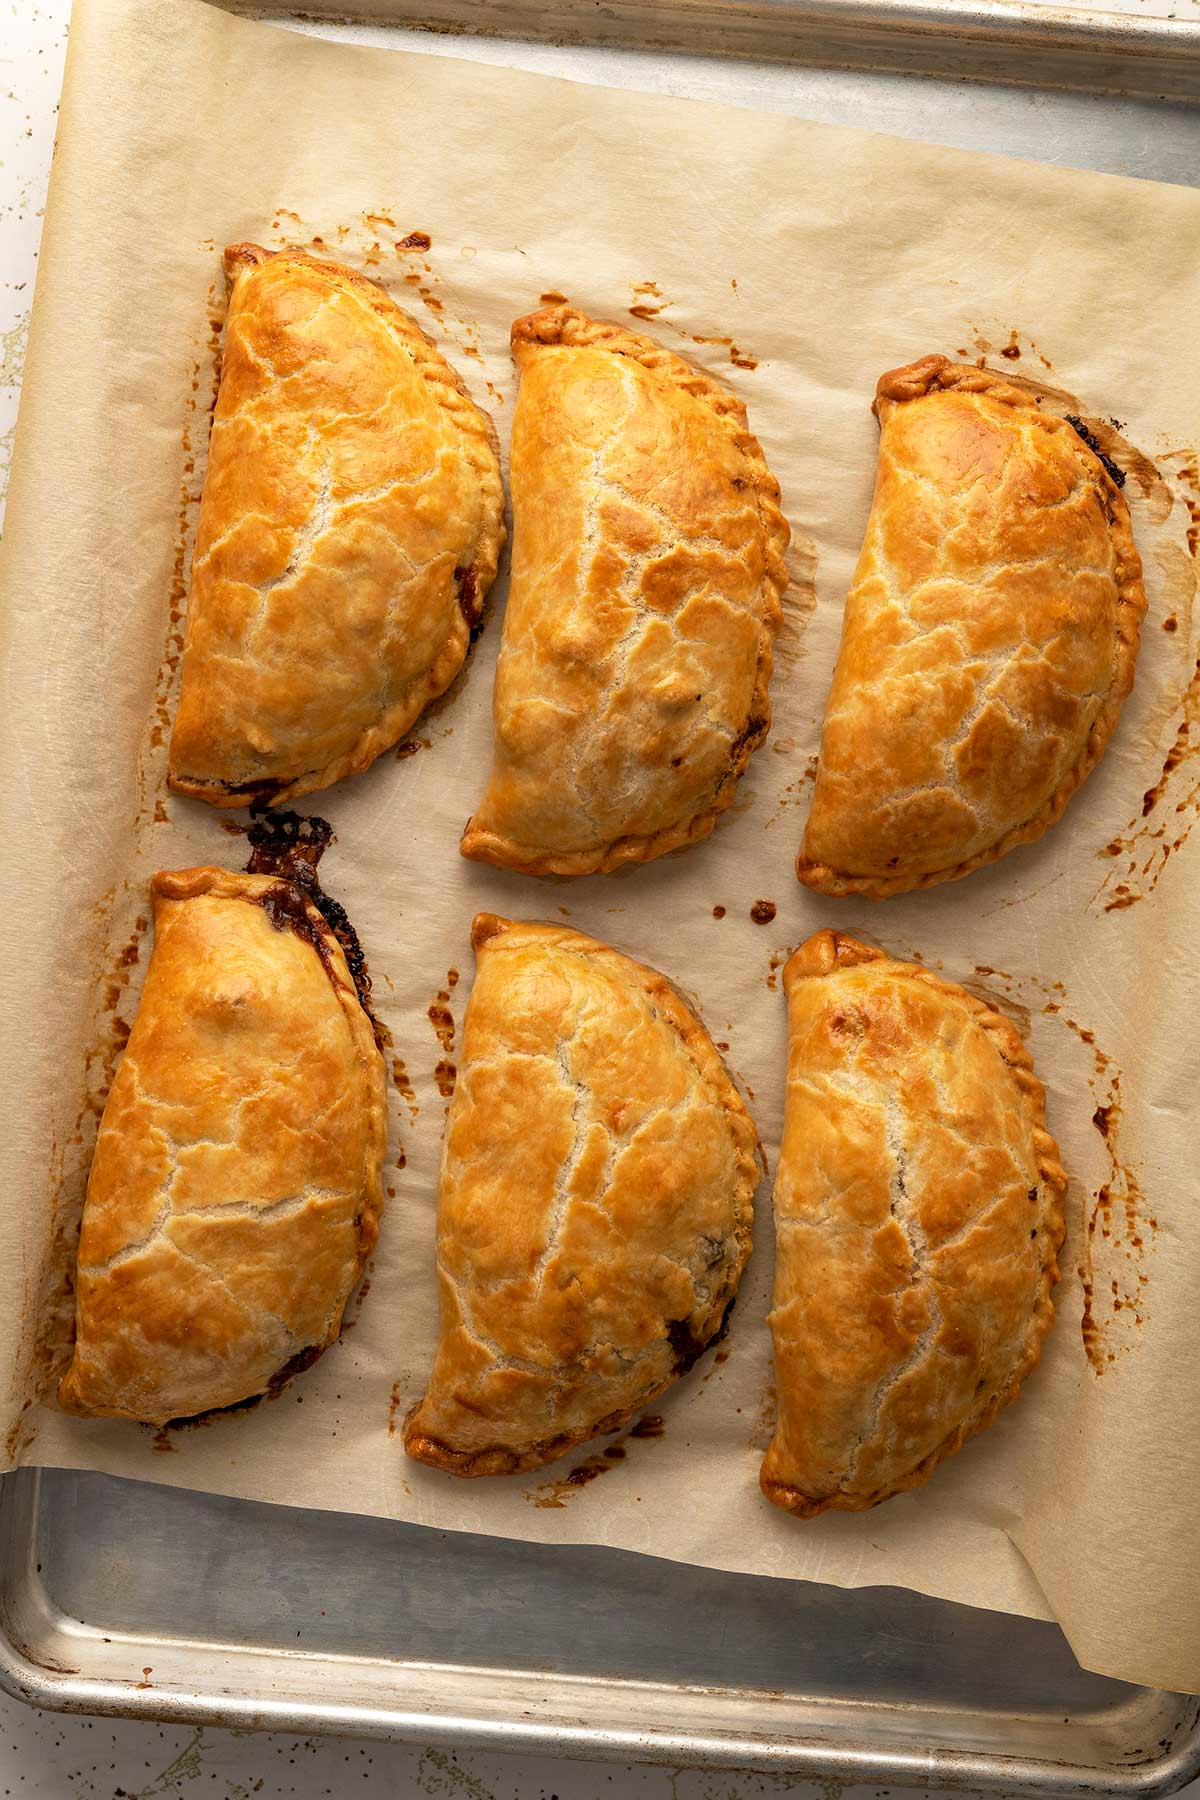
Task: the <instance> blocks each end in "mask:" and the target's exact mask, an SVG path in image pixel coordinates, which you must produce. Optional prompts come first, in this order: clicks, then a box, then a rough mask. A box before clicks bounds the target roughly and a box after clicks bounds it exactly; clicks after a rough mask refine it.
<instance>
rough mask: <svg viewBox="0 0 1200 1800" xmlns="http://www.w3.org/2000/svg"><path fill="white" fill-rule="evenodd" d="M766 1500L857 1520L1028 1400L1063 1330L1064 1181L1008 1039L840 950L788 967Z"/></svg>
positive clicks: (829, 944) (922, 984)
mask: <svg viewBox="0 0 1200 1800" xmlns="http://www.w3.org/2000/svg"><path fill="white" fill-rule="evenodd" d="M783 979H784V987H785V989H786V992H787V1000H788V1081H787V1098H786V1106H785V1112H784V1132H783V1144H782V1147H781V1150H780V1156H779V1167H778V1170H777V1173H776V1178H775V1201H774V1205H775V1229H776V1245H777V1249H776V1272H775V1295H774V1304H773V1308H772V1312H771V1315H770V1325H771V1332H772V1335H773V1338H774V1343H775V1372H776V1385H777V1389H778V1413H777V1418H776V1424H775V1435H774V1438H773V1440H772V1443H771V1446H770V1448H769V1450H768V1451H767V1454H766V1457H765V1458H764V1460H763V1465H762V1472H761V1482H762V1488H763V1492H764V1493H765V1494H766V1496H767V1498H768V1499H769V1500H773V1501H774V1502H775V1504H776V1505H777V1506H781V1507H783V1508H784V1509H785V1510H786V1511H788V1512H792V1513H795V1514H797V1515H798V1516H799V1517H800V1518H811V1517H812V1516H813V1515H814V1514H816V1513H820V1512H824V1511H826V1510H827V1509H829V1508H838V1509H841V1510H842V1511H846V1512H859V1511H862V1510H863V1509H864V1508H866V1507H869V1506H875V1505H877V1504H878V1502H879V1501H881V1500H886V1499H888V1498H889V1497H890V1496H891V1495H893V1494H898V1493H901V1492H903V1491H904V1490H905V1489H907V1488H913V1487H917V1486H919V1485H920V1484H921V1483H922V1482H924V1481H926V1480H928V1478H929V1476H930V1475H931V1474H932V1473H933V1470H934V1469H935V1468H936V1467H937V1465H938V1463H940V1462H942V1461H944V1460H945V1458H946V1457H948V1456H951V1455H953V1453H954V1452H955V1451H956V1450H958V1449H959V1448H960V1446H961V1445H962V1444H963V1442H964V1441H965V1439H966V1438H968V1437H970V1436H971V1435H972V1434H973V1433H974V1432H977V1431H981V1430H982V1429H983V1428H984V1427H985V1426H986V1425H990V1424H991V1423H992V1420H993V1419H994V1418H995V1416H996V1414H997V1412H998V1411H999V1409H1000V1408H1001V1407H1002V1406H1006V1405H1007V1404H1008V1403H1009V1402H1010V1401H1011V1400H1013V1399H1015V1398H1016V1395H1017V1393H1018V1391H1019V1389H1020V1386H1021V1383H1022V1382H1023V1381H1024V1379H1025V1377H1026V1376H1027V1375H1028V1374H1029V1373H1030V1371H1031V1370H1032V1369H1033V1368H1034V1366H1035V1365H1036V1363H1037V1361H1038V1359H1039V1357H1040V1355H1041V1349H1042V1343H1043V1341H1044V1339H1045V1336H1046V1333H1047V1332H1048V1331H1049V1329H1050V1326H1051V1323H1052V1321H1053V1317H1054V1306H1053V1302H1052V1300H1051V1290H1052V1289H1053V1286H1054V1284H1055V1282H1056V1281H1057V1280H1058V1262H1057V1256H1058V1251H1059V1247H1060V1246H1061V1244H1062V1239H1063V1228H1064V1227H1063V1198H1064V1194H1065V1192H1066V1179H1067V1178H1066V1176H1065V1174H1064V1173H1063V1170H1062V1167H1061V1165H1060V1163H1059V1159H1058V1148H1057V1146H1056V1144H1055V1142H1054V1139H1053V1138H1052V1137H1051V1136H1050V1134H1049V1132H1048V1131H1047V1130H1046V1112H1045V1092H1044V1090H1043V1088H1042V1085H1041V1083H1040V1082H1039V1081H1038V1079H1037V1077H1036V1075H1035V1074H1034V1072H1033V1064H1032V1062H1031V1061H1030V1058H1029V1053H1028V1051H1027V1050H1026V1049H1025V1046H1024V1044H1023V1043H1022V1041H1021V1038H1020V1036H1019V1034H1018V1033H1017V1031H1016V1029H1015V1028H1014V1027H1013V1026H1012V1025H1011V1024H1010V1023H1009V1021H1008V1020H1007V1019H1006V1018H1004V1017H1003V1016H1002V1014H1000V1013H998V1012H996V1011H995V1010H994V1009H993V1008H992V1007H990V1006H988V1005H987V1004H986V1002H985V1001H983V1000H980V999H977V998H976V996H975V995H974V994H970V993H968V992H967V991H966V989H964V988H961V987H957V986H955V985H954V983H953V982H949V981H943V980H942V979H941V977H940V976H937V975H934V974H933V973H932V972H931V971H930V970H928V969H925V968H922V967H921V966H920V965H919V964H917V963H904V962H896V961H893V959H892V958H891V957H889V956H886V955H885V954H884V953H883V952H882V951H881V950H874V949H871V948H869V947H868V946H867V945H865V944H860V943H858V942H856V941H855V939H854V938H850V937H845V936H842V935H841V934H840V933H837V932H833V931H819V932H818V933H817V934H816V936H815V937H811V938H809V940H808V942H807V943H806V944H803V945H801V947H800V949H799V950H797V951H796V953H795V954H794V955H793V956H792V957H791V958H790V959H789V961H788V962H787V963H786V964H785V965H784V971H783Z"/></svg>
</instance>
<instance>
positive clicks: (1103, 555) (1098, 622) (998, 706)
mask: <svg viewBox="0 0 1200 1800" xmlns="http://www.w3.org/2000/svg"><path fill="white" fill-rule="evenodd" d="M963 395H966V396H968V397H969V400H970V404H971V405H972V407H973V408H974V409H975V412H976V419H977V422H978V424H979V427H980V430H981V432H982V434H983V435H982V437H981V444H982V448H981V449H980V450H979V452H978V454H979V455H980V456H984V455H988V454H991V453H992V452H993V451H995V450H996V448H997V446H1001V448H1000V450H999V452H998V462H997V463H996V465H995V466H994V467H986V466H981V467H980V468H979V469H978V472H977V473H975V474H974V476H973V477H972V476H971V474H970V471H969V469H968V470H967V471H966V473H965V475H964V476H963V477H962V478H961V479H960V480H959V482H958V483H957V485H955V486H954V488H953V490H952V491H951V490H949V489H948V488H947V486H946V484H945V482H944V481H943V482H941V483H939V482H938V481H937V480H935V479H934V477H933V475H932V474H931V473H930V471H929V470H928V469H927V468H922V467H915V466H912V462H911V458H912V457H913V456H916V455H922V454H930V455H936V454H937V450H936V449H935V450H932V451H931V450H929V448H928V442H929V441H932V440H931V439H929V434H930V433H932V432H934V430H935V428H936V427H937V425H938V423H939V415H937V414H936V412H932V413H931V412H930V411H929V410H928V409H930V408H933V409H937V408H944V409H945V412H944V415H942V416H941V421H940V422H941V423H943V424H944V425H945V427H946V428H947V429H949V428H950V427H951V426H952V425H953V423H954V420H955V418H956V417H957V416H958V413H957V412H956V409H959V408H960V407H961V404H962V399H961V397H962V396H963ZM913 403H916V404H917V405H918V406H919V407H920V408H924V409H926V410H924V411H923V412H920V413H919V415H918V414H917V413H911V414H910V408H911V407H912V405H913ZM877 411H878V412H879V415H880V419H881V424H882V434H881V439H880V466H879V476H878V483H877V488H876V494H875V498H874V501H873V503H872V507H871V513H870V517H869V520H868V523H867V529H866V534H865V537H864V542H863V548H862V552H861V555H860V558H859V563H858V568H857V570H856V573H855V578H854V582H853V584H852V587H851V590H850V593H849V595H848V597H847V600H846V610H845V622H844V628H843V638H842V648H841V651H840V652H839V657H838V666H837V669H836V670H835V673H834V678H833V685H832V688H831V691H830V696H829V705H828V708H827V712H826V719H825V726H824V731H823V735H822V747H821V756H820V761H819V764H818V770H817V778H816V785H815V789H814V794H813V802H812V810H811V813H810V817H809V823H808V827H807V830H806V835H805V845H804V849H803V851H802V853H801V857H800V860H799V864H798V873H799V875H800V879H801V880H802V881H805V882H806V883H808V885H810V886H812V887H815V888H818V889H819V890H821V891H823V892H827V893H837V894H843V893H854V892H862V893H865V894H868V895H870V896H873V897H881V896H883V895H885V894H887V893H892V892H902V891H905V890H906V889H908V888H911V887H913V886H924V885H927V884H928V883H930V882H936V881H943V880H948V879H954V878H956V877H958V876H959V875H963V874H966V873H968V872H969V871H970V870H971V869H973V868H976V867H978V866H979V865H980V864H981V863H985V862H990V861H992V860H994V859H995V858H996V857H998V856H1001V855H1003V854H1004V853H1005V852H1006V851H1007V850H1009V849H1011V848H1013V847H1015V845H1016V844H1018V843H1023V842H1027V841H1029V840H1030V839H1031V838H1034V837H1037V836H1039V835H1040V834H1041V832H1042V831H1043V830H1045V828H1046V826H1047V825H1048V824H1050V823H1051V822H1052V821H1053V820H1054V819H1055V818H1057V817H1058V815H1059V813H1061V811H1062V810H1063V808H1064V807H1065V805H1066V803H1067V801H1068V799H1069V798H1070V796H1071V794H1072V793H1073V792H1074V790H1075V789H1076V788H1077V787H1078V786H1079V784H1080V782H1081V781H1082V780H1083V779H1084V777H1085V776H1086V775H1087V774H1088V772H1089V771H1090V769H1091V768H1092V767H1093V766H1094V764H1095V762H1096V761H1097V760H1098V758H1099V756H1100V754H1101V751H1102V750H1103V748H1104V745H1105V743H1106V742H1107V739H1108V737H1109V735H1110V734H1111V732H1112V730H1113V729H1114V727H1115V724H1116V720H1117V716H1118V715H1119V712H1120V706H1121V702H1122V700H1123V698H1124V696H1125V694H1126V693H1127V692H1128V691H1129V688H1130V686H1131V685H1132V680H1133V668H1134V660H1135V657H1136V652H1137V642H1138V633H1139V626H1140V619H1141V615H1142V613H1143V612H1144V610H1145V595H1144V592H1143V589H1142V585H1141V564H1140V559H1139V558H1138V554H1137V551H1136V548H1135V547H1134V543H1133V538H1132V532H1131V529H1130V525H1129V518H1128V510H1127V508H1126V504H1125V501H1124V499H1123V497H1122V496H1121V494H1120V491H1119V489H1118V488H1117V486H1116V484H1115V483H1114V482H1113V480H1112V478H1111V476H1110V475H1109V473H1108V471H1107V469H1105V467H1104V466H1103V464H1102V463H1101V461H1100V459H1099V458H1098V457H1096V456H1095V455H1094V454H1093V452H1092V451H1091V450H1090V449H1089V448H1088V447H1087V446H1086V444H1085V443H1084V442H1083V441H1082V439H1081V438H1080V437H1079V436H1078V434H1077V433H1076V432H1075V431H1074V430H1073V428H1072V427H1071V426H1070V425H1069V424H1068V423H1067V422H1066V421H1065V420H1063V419H1060V418H1058V417H1056V416H1054V415H1051V414H1043V413H1040V412H1038V411H1037V410H1036V408H1035V407H1034V406H1033V404H1032V403H1031V401H1030V400H1029V397H1028V396H1027V395H1024V394H1022V393H1020V392H1019V391H1018V390H1016V389H1014V388H1012V387H1010V386H1009V385H1008V384H1006V383H1005V382H1004V381H1002V380H1001V379H1000V378H998V377H995V376H991V375H989V374H988V373H987V372H985V371H982V370H979V369H975V368H969V369H968V368H959V367H956V366H954V365H951V364H949V363H947V362H946V359H945V358H938V357H930V358H926V359H925V362H924V363H918V364H914V365H912V367H911V369H909V370H899V371H896V372H894V373H893V374H892V375H886V376H884V377H883V378H882V379H881V381H880V384H879V400H878V402H877ZM918 429H921V430H923V431H924V432H925V433H926V437H927V440H928V441H927V442H924V443H923V442H922V441H920V440H918V439H913V442H912V444H911V445H909V444H908V438H907V437H906V435H905V434H911V432H912V431H916V430H918ZM985 439H986V441H984V440H985ZM906 457H908V458H909V459H910V460H909V461H907V462H906V461H905V458H906ZM1039 480H1040V484H1041V490H1042V491H1039V489H1038V482H1039ZM1047 483H1057V485H1058V486H1059V487H1060V488H1061V489H1062V491H1061V492H1059V493H1058V495H1057V497H1050V498H1045V497H1044V490H1045V489H1046V486H1047ZM906 494H908V495H910V496H913V497H914V498H909V499H907V500H906V499H905V495H906ZM915 496H920V498H915ZM901 514H903V518H901ZM1056 515H1062V516H1063V517H1064V519H1065V520H1066V526H1065V528H1064V529H1066V530H1067V531H1068V532H1070V531H1072V530H1073V532H1074V539H1075V541H1074V542H1073V543H1072V544H1071V545H1070V547H1069V548H1066V547H1064V546H1066V542H1067V540H1066V538H1065V537H1063V535H1062V532H1061V531H1060V532H1057V533H1056V532H1055V531H1054V530H1053V529H1050V527H1052V525H1053V521H1054V519H1055V516H1056ZM923 522H927V523H928V524H929V526H930V527H931V528H934V529H936V532H937V537H936V541H933V540H931V539H929V538H927V537H925V536H923V535H922V529H921V527H922V524H923ZM1022 542H1024V543H1027V544H1031V545H1032V546H1033V550H1034V553H1033V554H1030V555H1020V554H1017V553H1016V552H1017V551H1018V550H1019V549H1020V546H1021V544H1022ZM1086 546H1090V550H1091V553H1090V554H1088V553H1087V550H1086ZM905 564H907V565H908V567H907V569H906V568H905V566H904V565H905ZM1013 627H1015V629H1014V628H1013ZM868 695H869V705H870V727H869V732H868V733H867V734H866V735H867V736H869V739H870V742H869V743H868V742H866V741H865V737H864V723H863V720H864V707H866V706H867V704H868ZM917 720H919V721H920V743H918V742H917V737H916V735H914V734H915V733H916V723H915V722H916V721H917ZM902 766H906V767H907V768H908V769H909V770H910V771H911V772H912V773H913V774H914V776H915V778H914V779H912V780H909V781H905V780H903V779H901V780H900V781H899V782H897V781H896V779H895V777H896V770H897V769H898V768H899V767H902ZM889 769H890V771H891V772H890V774H889V773H888V770H889ZM918 771H920V772H919V773H918ZM927 828H930V829H934V830H936V831H938V832H940V833H941V836H942V837H944V838H945V840H946V842H945V844H944V846H943V847H941V848H939V847H938V842H940V839H939V840H938V842H935V843H933V844H931V845H930V846H929V847H928V848H927V849H921V850H917V851H914V841H915V840H916V839H919V838H920V835H921V833H922V831H923V830H925V829H927Z"/></svg>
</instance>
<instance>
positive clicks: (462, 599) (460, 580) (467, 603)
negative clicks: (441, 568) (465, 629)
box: [454, 564, 483, 643]
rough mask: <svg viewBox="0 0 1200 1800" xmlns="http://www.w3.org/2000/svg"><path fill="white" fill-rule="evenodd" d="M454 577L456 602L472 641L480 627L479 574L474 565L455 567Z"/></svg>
mask: <svg viewBox="0 0 1200 1800" xmlns="http://www.w3.org/2000/svg"><path fill="white" fill-rule="evenodd" d="M454 579H455V581H456V582H457V584H458V604H459V609H460V611H461V613H462V616H463V618H464V619H465V620H466V621H467V624H468V626H469V627H470V632H471V642H472V643H474V642H475V639H476V637H477V636H478V634H479V629H480V622H481V621H480V613H481V612H482V610H483V609H482V607H481V605H480V601H479V575H478V572H477V570H476V569H475V567H474V565H473V564H472V566H471V567H470V568H469V569H455V571H454Z"/></svg>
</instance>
